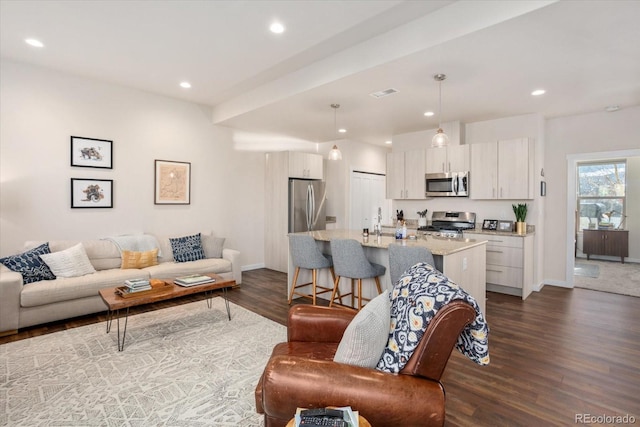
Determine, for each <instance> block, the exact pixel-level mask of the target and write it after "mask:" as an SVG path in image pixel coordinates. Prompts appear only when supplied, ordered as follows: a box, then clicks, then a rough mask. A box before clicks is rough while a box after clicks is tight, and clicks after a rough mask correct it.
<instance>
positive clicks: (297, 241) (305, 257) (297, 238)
mask: <svg viewBox="0 0 640 427" xmlns="http://www.w3.org/2000/svg"><path fill="white" fill-rule="evenodd" d="M289 250H290V251H291V258H292V260H293V265H294V266H295V267H296V272H295V273H294V275H293V282H292V283H291V291H290V292H289V304H291V300H293V295H300V296H301V297H305V298H311V299H312V300H313V305H316V295H321V294H324V293H327V292H331V291H333V287H331V288H328V287H325V286H320V285H318V283H317V281H318V270H321V269H323V268H328V269H329V271H331V277H333V278H334V279H335V277H336V275H335V273H334V271H333V261H332V259H331V256H329V255H324V254H323V253H322V252H320V249H318V245H317V244H316V241H315V239H314V238H313V237H311V236H307V235H293V234H292V235H290V236H289ZM301 268H304V269H305V270H311V282H307V283H301V284H297V281H298V273H300V269H301ZM309 285H311V294H304V293H302V292H298V291H296V289H297V288H301V287H303V286H309ZM317 289H320V292H318V290H317Z"/></svg>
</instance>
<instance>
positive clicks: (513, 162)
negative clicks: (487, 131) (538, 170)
mask: <svg viewBox="0 0 640 427" xmlns="http://www.w3.org/2000/svg"><path fill="white" fill-rule="evenodd" d="M533 149H534V143H533V141H532V140H530V139H529V138H518V139H510V140H503V141H497V142H488V143H484V144H471V177H470V181H471V185H470V187H471V198H472V199H511V200H523V199H533V197H534V174H533V161H534V155H533Z"/></svg>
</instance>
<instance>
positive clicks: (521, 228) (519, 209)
mask: <svg viewBox="0 0 640 427" xmlns="http://www.w3.org/2000/svg"><path fill="white" fill-rule="evenodd" d="M511 206H512V207H513V213H514V214H515V215H516V233H518V234H522V235H524V234H527V223H526V219H527V204H526V203H518V204H517V205H511Z"/></svg>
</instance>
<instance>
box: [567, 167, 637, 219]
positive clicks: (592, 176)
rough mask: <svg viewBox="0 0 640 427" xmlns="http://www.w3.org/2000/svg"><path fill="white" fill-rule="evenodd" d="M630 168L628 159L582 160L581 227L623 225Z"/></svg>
mask: <svg viewBox="0 0 640 427" xmlns="http://www.w3.org/2000/svg"><path fill="white" fill-rule="evenodd" d="M626 169H627V162H626V161H625V160H610V161H600V162H589V163H578V168H577V174H578V176H577V182H578V198H577V199H578V206H577V209H578V212H579V217H580V220H579V227H580V228H579V229H583V228H590V227H591V228H622V223H623V221H624V218H625V202H626V197H625V192H626V182H625V175H626V174H625V172H626Z"/></svg>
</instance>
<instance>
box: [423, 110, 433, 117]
mask: <svg viewBox="0 0 640 427" xmlns="http://www.w3.org/2000/svg"><path fill="white" fill-rule="evenodd" d="M434 114H435V113H434V112H433V111H427V112H426V113H424V115H425V116H426V117H431V116H433V115H434Z"/></svg>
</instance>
